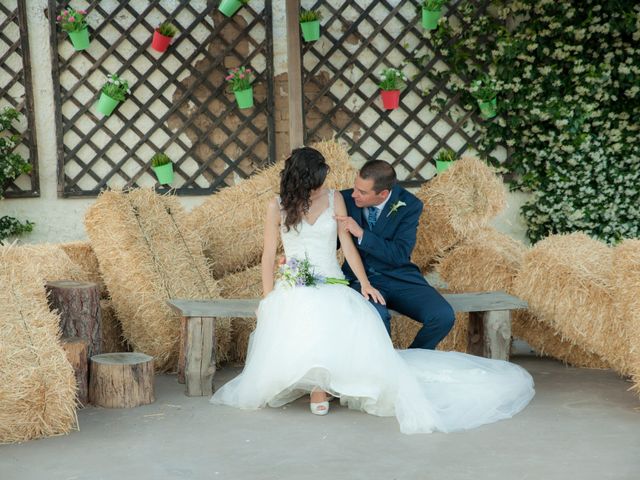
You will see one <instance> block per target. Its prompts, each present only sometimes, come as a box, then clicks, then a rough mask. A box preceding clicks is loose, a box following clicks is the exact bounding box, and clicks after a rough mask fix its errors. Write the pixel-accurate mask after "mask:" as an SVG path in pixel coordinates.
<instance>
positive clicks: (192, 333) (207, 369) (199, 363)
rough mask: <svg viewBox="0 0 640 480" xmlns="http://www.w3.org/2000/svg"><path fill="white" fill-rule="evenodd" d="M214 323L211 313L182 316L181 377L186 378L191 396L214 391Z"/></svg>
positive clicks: (208, 393) (203, 394) (187, 391)
mask: <svg viewBox="0 0 640 480" xmlns="http://www.w3.org/2000/svg"><path fill="white" fill-rule="evenodd" d="M214 326H215V319H214V318H212V317H188V318H183V328H182V338H181V341H180V359H179V361H178V381H180V380H181V378H182V379H183V380H184V383H185V387H186V388H185V394H186V395H187V396H189V397H197V396H206V395H211V394H213V375H214V374H215V372H216V354H215V353H216V352H215V347H216V342H215V327H214ZM181 365H183V367H181ZM181 370H182V374H181Z"/></svg>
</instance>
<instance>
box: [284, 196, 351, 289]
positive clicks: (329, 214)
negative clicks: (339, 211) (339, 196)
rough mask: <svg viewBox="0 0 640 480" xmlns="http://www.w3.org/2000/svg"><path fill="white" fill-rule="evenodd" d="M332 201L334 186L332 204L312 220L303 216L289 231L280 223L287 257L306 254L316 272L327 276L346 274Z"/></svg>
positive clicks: (336, 276)
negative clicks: (338, 249) (338, 254)
mask: <svg viewBox="0 0 640 480" xmlns="http://www.w3.org/2000/svg"><path fill="white" fill-rule="evenodd" d="M333 201H334V190H329V206H328V207H327V208H326V210H324V211H323V212H322V213H321V214H320V216H319V217H318V218H317V220H316V221H315V222H314V223H313V224H310V223H308V222H307V221H306V220H304V219H303V220H302V221H301V222H300V223H299V224H298V225H296V226H295V228H294V227H292V228H291V229H290V230H289V231H286V228H285V227H281V228H280V236H281V238H282V244H283V246H284V254H285V256H286V257H287V259H289V258H297V259H304V258H305V255H306V256H307V257H308V258H309V261H310V262H311V264H312V265H313V266H314V269H315V272H316V273H318V274H320V275H324V276H326V277H334V278H344V275H343V274H342V270H340V265H339V264H338V260H337V258H336V243H337V235H338V225H337V222H336V220H335V218H333V216H334V205H333V203H334V202H333ZM278 204H280V198H278Z"/></svg>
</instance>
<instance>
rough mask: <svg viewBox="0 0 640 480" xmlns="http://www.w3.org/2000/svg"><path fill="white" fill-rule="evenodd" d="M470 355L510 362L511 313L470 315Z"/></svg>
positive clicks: (478, 313)
mask: <svg viewBox="0 0 640 480" xmlns="http://www.w3.org/2000/svg"><path fill="white" fill-rule="evenodd" d="M467 351H468V353H470V354H472V355H478V356H482V357H487V358H494V359H497V360H509V353H510V351H511V311H509V310H505V311H490V312H470V313H469V343H468V348H467Z"/></svg>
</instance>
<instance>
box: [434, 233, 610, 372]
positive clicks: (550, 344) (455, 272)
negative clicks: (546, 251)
mask: <svg viewBox="0 0 640 480" xmlns="http://www.w3.org/2000/svg"><path fill="white" fill-rule="evenodd" d="M526 250H527V249H526V247H525V246H524V245H523V244H522V243H520V242H518V241H516V240H514V239H512V238H511V237H509V236H507V235H504V234H502V233H500V232H498V231H496V230H495V229H493V228H492V227H483V228H479V229H478V230H476V231H474V232H472V233H470V235H469V236H468V237H467V238H466V239H465V240H463V241H462V242H461V243H460V244H459V245H458V246H456V248H454V249H453V250H452V251H451V252H450V253H449V254H447V255H446V257H444V258H443V259H441V261H440V262H439V263H438V264H437V266H436V271H437V272H438V273H439V274H440V276H441V277H442V278H443V279H444V280H445V281H446V282H447V284H448V286H449V288H450V289H451V290H452V291H454V292H474V291H475V292H478V291H493V290H502V291H505V292H507V293H510V294H515V293H514V288H513V283H514V281H515V278H516V275H517V274H518V271H519V270H520V268H521V267H522V262H523V258H524V255H525V252H526ZM467 326H468V323H467V322H464V323H462V322H457V324H456V328H460V329H461V330H462V329H463V328H464V335H465V340H466V333H467ZM511 327H512V333H513V336H514V337H517V338H521V339H522V340H524V341H526V342H527V343H528V344H529V345H530V346H531V347H532V348H533V349H535V350H536V352H537V353H538V354H540V355H546V356H550V357H553V358H556V359H558V360H561V361H563V362H565V363H569V364H571V365H574V366H578V367H587V368H607V363H606V362H604V361H603V360H601V359H600V358H599V357H598V356H597V355H594V354H592V353H588V352H586V351H585V350H584V349H583V348H581V347H580V346H578V345H574V344H572V343H571V342H568V341H565V340H563V339H562V336H561V335H559V334H558V333H557V332H556V331H555V330H554V329H553V327H552V326H550V325H548V324H542V323H541V322H540V320H538V319H537V318H536V317H535V316H534V315H532V314H531V313H530V312H528V311H516V312H514V313H513V316H512V325H511ZM445 340H446V339H445Z"/></svg>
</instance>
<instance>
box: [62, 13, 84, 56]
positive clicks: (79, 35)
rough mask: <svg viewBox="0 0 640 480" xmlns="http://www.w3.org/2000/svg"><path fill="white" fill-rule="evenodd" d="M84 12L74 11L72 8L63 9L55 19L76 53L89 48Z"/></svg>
mask: <svg viewBox="0 0 640 480" xmlns="http://www.w3.org/2000/svg"><path fill="white" fill-rule="evenodd" d="M86 15H87V11H86V10H74V9H73V8H65V9H64V10H62V12H60V15H58V16H57V17H56V20H57V21H58V23H59V24H60V27H62V29H63V30H64V31H65V32H67V34H68V35H69V38H70V39H71V43H72V44H73V48H75V49H76V50H77V51H80V50H85V49H86V48H89V27H88V26H87V21H86V19H85V16H86Z"/></svg>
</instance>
